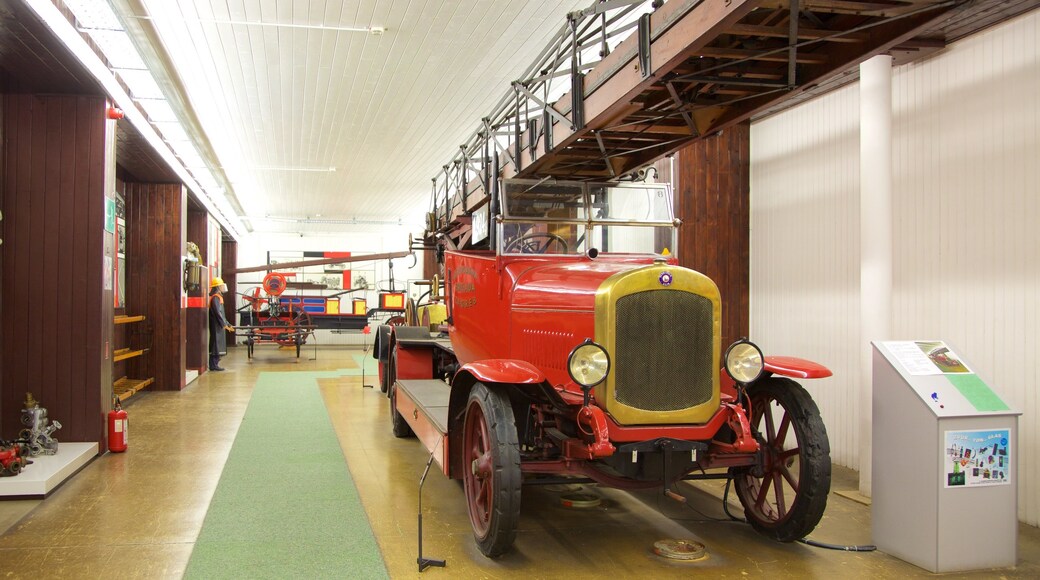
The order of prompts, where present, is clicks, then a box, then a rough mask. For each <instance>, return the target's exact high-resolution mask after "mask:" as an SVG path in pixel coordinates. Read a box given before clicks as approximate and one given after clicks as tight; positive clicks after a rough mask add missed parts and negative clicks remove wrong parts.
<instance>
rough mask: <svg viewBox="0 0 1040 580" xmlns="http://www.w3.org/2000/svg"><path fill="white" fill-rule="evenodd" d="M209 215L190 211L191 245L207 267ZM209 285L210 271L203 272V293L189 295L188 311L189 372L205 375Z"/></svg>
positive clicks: (189, 238)
mask: <svg viewBox="0 0 1040 580" xmlns="http://www.w3.org/2000/svg"><path fill="white" fill-rule="evenodd" d="M207 221H208V218H207V214H206V212H204V211H198V210H194V209H189V210H188V241H189V242H195V245H197V246H198V247H199V253H200V254H201V255H202V264H207V263H208V260H209V256H207V255H206V254H207V253H208V252H209V250H208V248H209V244H207V243H206V240H207V239H209V238H208V236H209V230H208V229H207V225H206V224H207ZM209 281H210V275H209V270H208V269H203V270H202V274H200V275H199V289H198V290H194V291H192V292H189V293H188V298H189V301H188V308H187V309H186V311H185V321H186V333H187V334H186V335H185V340H186V342H187V361H186V363H185V364H187V368H189V369H194V370H197V371H199V373H200V374H201V373H204V372H206V370H207V369H208V368H209V351H208V348H209V318H208V315H207V310H206V307H207V306H208V304H209V300H208V295H209Z"/></svg>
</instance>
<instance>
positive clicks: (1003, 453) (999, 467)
mask: <svg viewBox="0 0 1040 580" xmlns="http://www.w3.org/2000/svg"><path fill="white" fill-rule="evenodd" d="M945 443H946V444H945V445H944V451H943V457H942V462H943V486H944V487H979V486H984V485H1010V484H1011V477H1012V474H1011V457H1012V456H1011V430H1010V429H977V430H971V431H946V432H945Z"/></svg>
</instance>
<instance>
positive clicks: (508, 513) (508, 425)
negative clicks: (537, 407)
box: [461, 383, 521, 558]
mask: <svg viewBox="0 0 1040 580" xmlns="http://www.w3.org/2000/svg"><path fill="white" fill-rule="evenodd" d="M462 437H463V443H462V451H461V452H462V463H463V470H464V473H463V478H462V480H463V485H464V487H465V490H466V503H467V507H468V511H469V520H470V524H471V525H472V526H473V537H474V539H476V541H477V547H478V548H480V551H481V553H483V554H484V555H485V556H487V557H488V558H496V557H498V556H501V555H502V554H504V553H505V552H506V551H508V550H509V548H511V547H512V545H513V540H515V539H516V528H517V524H518V523H519V521H520V485H521V474H520V446H519V445H518V444H517V436H516V422H515V421H514V418H513V407H512V406H511V405H510V404H509V397H508V396H506V394H505V392H503V391H502V390H500V389H489V388H488V387H487V386H486V385H484V384H482V383H476V384H475V385H474V386H473V388H472V389H471V390H470V394H469V401H468V402H467V403H466V419H465V423H464V424H463V431H462Z"/></svg>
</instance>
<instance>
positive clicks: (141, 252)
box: [126, 182, 187, 391]
mask: <svg viewBox="0 0 1040 580" xmlns="http://www.w3.org/2000/svg"><path fill="white" fill-rule="evenodd" d="M186 196H187V190H185V188H184V186H182V185H181V184H179V183H172V184H168V183H132V182H128V183H127V184H126V209H127V215H126V231H127V238H126V243H127V272H128V274H129V276H128V279H127V292H126V304H127V308H126V312H127V314H143V315H145V316H146V317H147V319H146V320H145V321H144V322H143V323H138V324H142V328H144V329H147V330H146V332H147V331H150V333H151V337H150V343H151V351H150V352H148V353H146V354H145V355H143V356H141V357H138V358H135V359H132V361H131V362H130V364H128V365H127V372H128V373H131V378H147V377H155V385H154V388H155V389H156V390H163V391H174V390H180V389H181V388H183V387H184V368H185V347H184V342H185V341H184V337H185V320H184V310H183V309H182V308H181V285H182V284H183V278H182V276H183V269H182V268H183V264H182V263H181V256H182V254H183V252H184V245H185V229H184V224H185V217H186V216H185V211H186V203H187V197H186Z"/></svg>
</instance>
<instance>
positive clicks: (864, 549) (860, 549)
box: [798, 538, 877, 552]
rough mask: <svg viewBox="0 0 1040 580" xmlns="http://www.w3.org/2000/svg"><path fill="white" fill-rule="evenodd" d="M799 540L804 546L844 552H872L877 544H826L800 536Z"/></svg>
mask: <svg viewBox="0 0 1040 580" xmlns="http://www.w3.org/2000/svg"><path fill="white" fill-rule="evenodd" d="M798 541H799V542H801V543H803V544H805V545H806V546H814V547H816V548H826V549H828V550H844V551H846V552H873V551H875V550H877V546H872V545H869V544H868V545H865V546H842V545H840V544H827V543H825V542H817V541H816V540H810V539H809V538H801V539H799V540H798Z"/></svg>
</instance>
